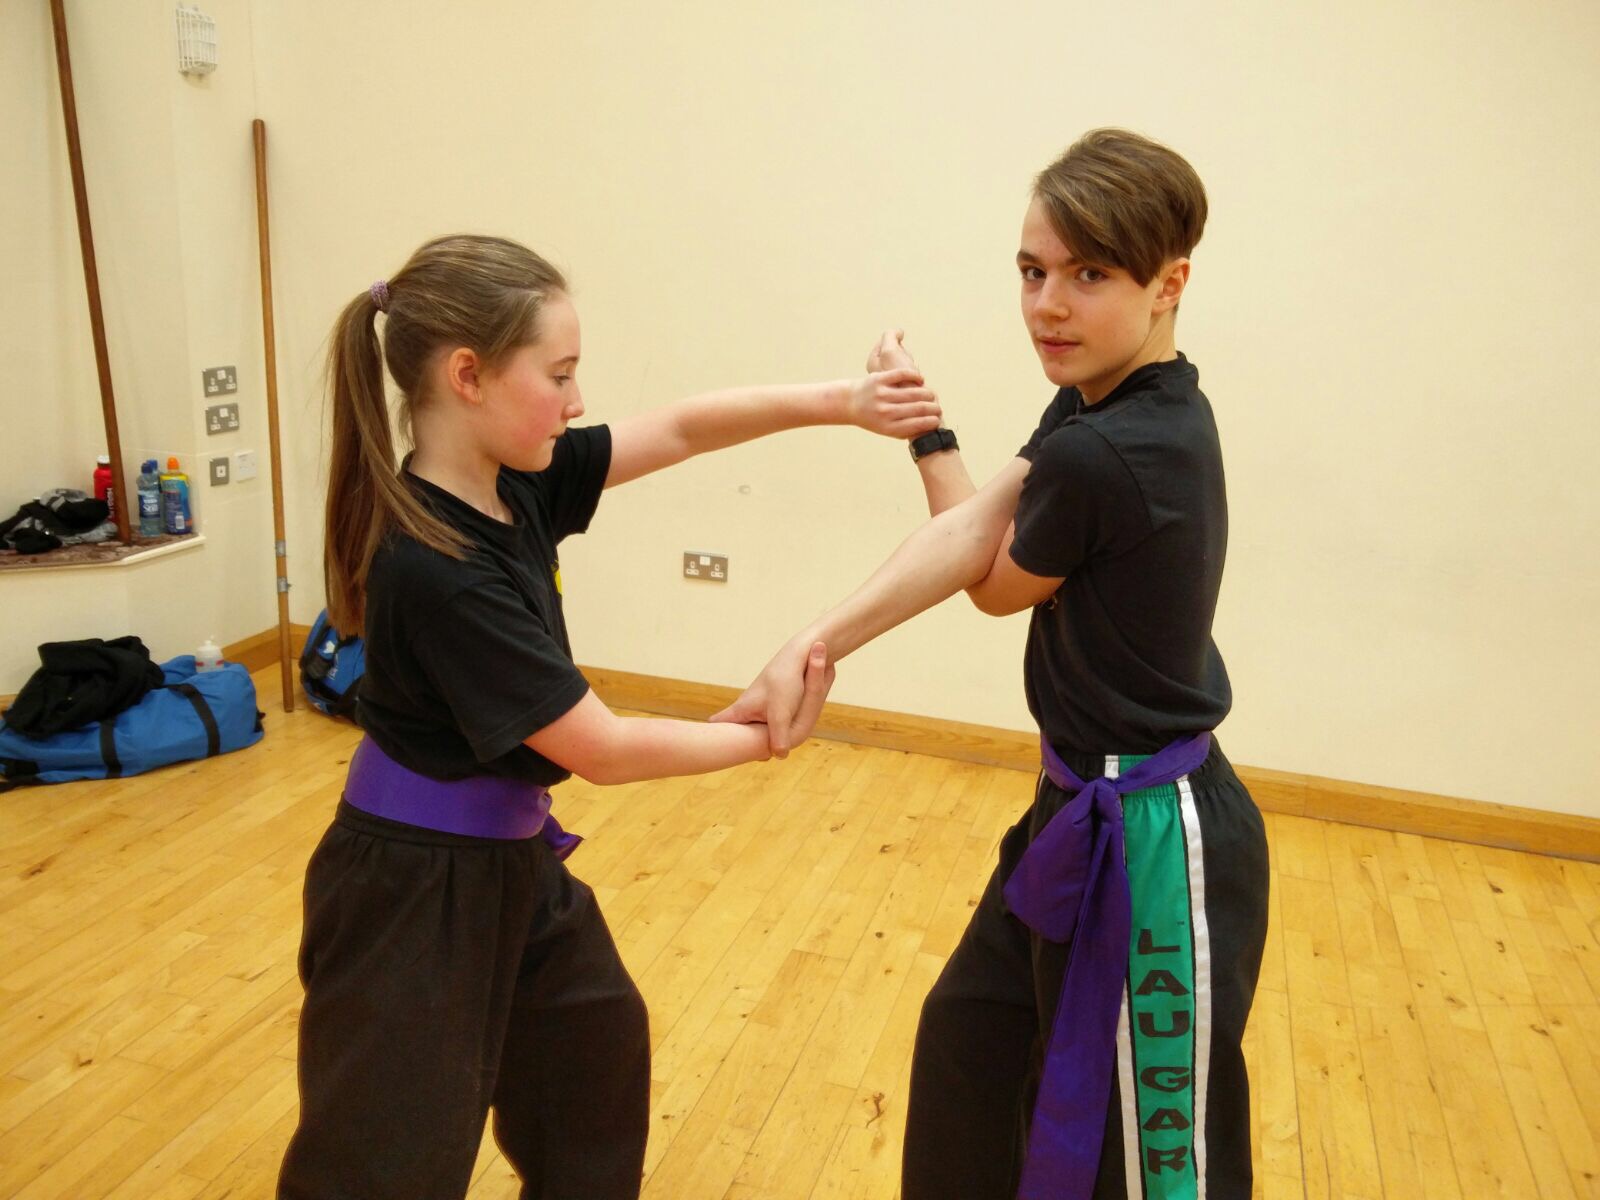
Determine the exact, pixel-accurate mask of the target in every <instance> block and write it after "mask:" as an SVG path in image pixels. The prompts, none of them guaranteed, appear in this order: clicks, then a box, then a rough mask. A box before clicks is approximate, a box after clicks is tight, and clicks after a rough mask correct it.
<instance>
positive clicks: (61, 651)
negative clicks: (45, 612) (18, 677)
mask: <svg viewBox="0 0 1600 1200" xmlns="http://www.w3.org/2000/svg"><path fill="white" fill-rule="evenodd" d="M39 663H40V666H39V669H38V670H37V671H35V672H34V673H33V674H32V675H31V676H30V677H29V679H28V682H27V683H25V684H23V685H22V691H20V692H19V693H17V699H16V702H15V703H13V704H12V705H11V707H10V708H9V709H7V710H6V714H5V718H6V724H7V725H9V726H11V728H13V729H15V730H16V731H17V732H18V733H22V734H26V735H27V736H28V737H33V738H43V737H49V736H50V735H51V734H55V733H60V732H61V731H62V730H64V729H79V728H82V727H83V726H85V725H89V724H92V723H94V722H95V721H99V720H103V719H104V718H106V717H112V716H115V715H116V714H117V713H119V712H121V711H122V710H123V709H125V708H131V707H132V706H133V705H135V704H137V703H138V702H139V701H140V700H141V699H143V698H144V695H145V693H146V692H148V691H150V690H151V689H152V688H158V687H160V686H161V684H162V680H163V678H164V676H163V675H162V673H161V668H160V667H159V666H157V665H156V664H155V663H153V662H151V661H150V651H148V650H146V649H145V646H144V643H143V642H141V641H140V640H139V639H138V638H136V637H119V638H112V639H111V640H110V641H109V642H107V641H102V640H101V639H99V638H86V639H85V640H83V641H81V642H46V643H45V644H44V645H42V646H40V647H39Z"/></svg>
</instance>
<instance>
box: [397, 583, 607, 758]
mask: <svg viewBox="0 0 1600 1200" xmlns="http://www.w3.org/2000/svg"><path fill="white" fill-rule="evenodd" d="M411 652H412V654H413V655H414V656H415V658H416V661H417V663H418V665H419V666H420V667H421V668H422V670H423V672H424V673H425V674H426V676H427V679H428V683H429V684H430V685H431V686H432V687H433V688H434V689H435V690H436V692H437V693H438V695H439V696H440V697H441V698H442V699H443V700H444V702H445V704H446V705H447V706H448V707H449V709H450V713H451V716H452V718H453V719H454V721H455V724H456V727H457V728H458V729H459V730H460V731H461V736H462V737H464V738H465V739H466V741H467V743H468V744H469V745H470V746H471V747H472V752H473V754H474V755H475V756H476V757H477V759H478V761H479V762H490V761H491V760H493V759H496V758H499V757H500V756H501V755H503V754H506V753H508V752H510V751H511V750H514V749H515V748H516V747H517V745H518V744H519V743H521V742H522V741H524V740H526V739H527V738H528V736H529V735H530V734H534V733H537V732H538V731H539V730H541V729H543V728H544V727H545V726H546V725H549V724H550V723H551V722H553V721H555V720H556V719H557V718H559V717H562V716H564V715H565V714H566V713H567V712H568V711H570V710H571V709H572V707H573V706H574V705H576V704H577V703H578V701H580V700H582V699H583V697H584V696H585V695H587V694H588V691H589V683H588V680H586V679H585V678H584V677H583V673H582V672H580V671H579V670H578V668H577V667H576V666H574V665H573V663H572V660H571V659H570V658H568V657H567V656H566V655H565V654H564V653H563V652H562V650H561V646H560V644H559V643H558V642H557V640H556V639H555V637H553V636H552V635H551V632H550V630H548V629H547V628H545V625H544V623H543V622H542V621H541V620H540V619H539V618H538V616H537V615H535V614H534V613H533V612H531V611H529V609H528V607H527V606H526V605H525V604H523V603H522V601H521V600H520V599H519V598H518V596H517V594H516V592H515V591H514V590H513V589H512V588H511V586H510V585H509V584H503V583H486V584H482V585H479V586H474V587H470V588H465V589H463V590H461V591H459V592H457V593H456V594H455V595H454V596H452V597H451V598H450V599H449V600H448V601H447V602H445V603H444V604H443V605H442V606H441V607H439V608H438V609H436V610H434V612H433V613H432V614H431V615H430V616H429V617H428V618H427V620H426V622H425V623H424V624H423V625H422V626H421V627H420V628H418V630H417V631H416V633H415V634H414V636H413V637H412V641H411Z"/></svg>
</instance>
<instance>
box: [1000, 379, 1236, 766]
mask: <svg viewBox="0 0 1600 1200" xmlns="http://www.w3.org/2000/svg"><path fill="white" fill-rule="evenodd" d="M1199 378H1200V377H1199V373H1198V372H1197V371H1196V370H1195V368H1194V367H1193V366H1192V365H1191V364H1190V363H1189V362H1188V360H1187V359H1185V358H1184V357H1183V356H1182V355H1179V356H1178V358H1177V359H1175V360H1173V361H1170V362H1160V363H1150V364H1148V365H1146V366H1143V367H1140V368H1139V369H1138V370H1136V371H1134V372H1133V373H1132V374H1130V375H1129V376H1128V377H1127V378H1126V379H1124V380H1123V381H1122V383H1120V384H1119V385H1118V386H1117V387H1116V388H1115V390H1113V391H1112V393H1111V394H1110V395H1109V396H1107V397H1106V398H1105V399H1104V400H1102V401H1101V402H1100V403H1099V404H1096V405H1094V406H1092V407H1086V406H1085V405H1084V403H1083V398H1082V396H1081V395H1080V394H1079V392H1078V390H1077V389H1076V388H1062V389H1061V390H1060V391H1059V392H1057V393H1056V396H1055V399H1054V400H1052V401H1051V403H1050V406H1049V407H1048V408H1047V409H1045V412H1044V416H1043V418H1042V419H1041V420H1040V422H1039V427H1038V429H1037V430H1035V431H1034V434H1033V436H1032V437H1031V438H1030V439H1028V444H1027V445H1026V446H1024V447H1023V448H1022V449H1021V450H1020V451H1018V453H1019V454H1020V455H1021V456H1022V457H1023V458H1025V459H1027V460H1028V461H1029V463H1030V464H1031V465H1030V467H1029V469H1028V476H1027V479H1026V480H1025V482H1024V483H1023V486H1022V497H1021V499H1020V501H1019V502H1018V504H1017V514H1016V536H1015V540H1014V541H1013V542H1012V544H1011V558H1012V560H1013V561H1014V562H1015V563H1016V564H1017V565H1018V566H1019V567H1021V568H1022V569H1023V570H1025V571H1029V572H1031V573H1033V574H1035V575H1045V576H1064V577H1065V578H1064V580H1063V582H1062V584H1061V587H1060V588H1059V589H1058V590H1057V592H1056V594H1055V595H1054V596H1053V597H1051V599H1049V600H1048V601H1046V602H1045V603H1043V604H1041V605H1038V606H1037V607H1036V608H1035V609H1034V610H1033V618H1032V624H1031V625H1030V626H1029V628H1028V645H1027V651H1026V657H1025V664H1024V686H1025V688H1026V691H1027V696H1028V708H1029V710H1030V711H1031V712H1032V713H1033V717H1034V720H1035V721H1037V722H1038V723H1039V728H1040V730H1041V732H1043V734H1044V736H1045V737H1046V738H1048V739H1049V741H1050V742H1051V744H1052V745H1054V746H1055V747H1056V748H1057V750H1059V751H1060V752H1062V753H1074V752H1076V753H1086V754H1093V755H1100V754H1149V753H1152V752H1154V751H1156V750H1159V749H1160V748H1161V747H1162V746H1164V745H1166V744H1167V743H1168V742H1171V741H1173V740H1174V739H1176V738H1178V737H1181V736H1183V735H1185V734H1194V733H1199V732H1201V731H1204V730H1209V729H1214V728H1215V727H1216V726H1217V725H1218V724H1219V723H1220V722H1221V721H1222V719H1223V717H1225V716H1227V714H1228V709H1229V707H1230V706H1231V704H1232V689H1231V688H1230V687H1229V684H1228V672H1227V669H1226V668H1225V667H1224V666H1223V663H1222V656H1221V655H1220V654H1219V653H1218V652H1217V647H1216V644H1215V643H1214V642H1213V641H1212V640H1211V619H1212V616H1213V614H1214V613H1215V612H1216V607H1217V591H1218V588H1219V587H1220V585H1221V583H1222V564H1223V558H1224V556H1225V554H1226V551H1227V543H1228V502H1227V494H1226V491H1225V489H1224V486H1223V477H1222V450H1221V446H1220V444H1219V443H1218V440H1217V427H1216V421H1215V419H1214V418H1213V416H1212V413H1211V405H1210V403H1209V402H1208V401H1207V400H1206V398H1205V396H1204V395H1203V394H1202V393H1201V391H1200V387H1199Z"/></svg>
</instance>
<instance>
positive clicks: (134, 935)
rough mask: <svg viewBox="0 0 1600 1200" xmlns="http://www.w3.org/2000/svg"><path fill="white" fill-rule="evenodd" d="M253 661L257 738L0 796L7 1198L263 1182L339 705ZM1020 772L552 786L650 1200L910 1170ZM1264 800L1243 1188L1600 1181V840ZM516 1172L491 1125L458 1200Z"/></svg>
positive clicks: (844, 753) (283, 1093)
mask: <svg viewBox="0 0 1600 1200" xmlns="http://www.w3.org/2000/svg"><path fill="white" fill-rule="evenodd" d="M269 675H271V676H272V677H269ZM258 682H259V684H260V686H261V689H262V693H263V706H264V707H271V708H273V710H274V711H272V712H271V714H270V715H269V717H268V723H267V727H268V731H269V732H268V736H267V737H266V739H265V740H263V741H262V742H261V743H260V744H259V745H257V746H255V747H253V748H251V749H250V750H247V751H243V752H241V753H238V754H234V755H230V756H227V757H225V758H222V759H219V760H216V761H214V762H210V763H207V764H203V765H197V766H189V767H178V768H170V769H167V770H164V771H159V772H156V773H154V774H151V775H146V776H142V777H139V778H135V779H130V780H123V781H116V782H99V783H81V784H73V785H68V786H62V787H56V788H39V789H33V790H24V791H18V792H13V793H10V794H8V795H5V796H0V1196H15V1197H26V1198H28V1200H36V1198H37V1200H43V1198H46V1197H70V1198H72V1200H93V1198H96V1197H115V1198H116V1200H192V1198H207V1200H220V1198H221V1197H232V1198H236V1200H241V1198H255V1197H265V1196H269V1195H270V1194H271V1191H272V1181H273V1179H274V1175H275V1171H276V1167H277V1162H278V1158H279V1155H280V1154H281V1152H282V1148H283V1146H284V1143H285V1141H286V1139H287V1138H288V1136H289V1133H290V1131H291V1129H292V1128H293V1125H294V1120H295V1110H296V1093H295V1078H294V1033H295V1018H296V1013H297V1011H298V1007H299V1003H300V990H299V985H298V983H297V982H296V979H295V974H294V955H295V946H296V941H297V939H298V936H299V900H300V895H299V893H300V883H301V874H302V871H303V869H304V865H305V860H306V857H307V854H308V853H309V851H310V849H311V846H312V845H313V843H314V842H315V840H316V838H317V837H318V836H319V835H320V833H321V831H322V829H323V827H324V825H325V824H326V822H327V819H328V816H329V813H330V811H331V809H332V807H333V804H334V801H335V800H336V798H337V796H338V790H339V785H340V782H341V780H342V777H343V772H344V763H345V761H346V759H347V757H348V754H349V752H350V750H351V748H352V747H353V745H354V743H355V737H356V735H355V734H354V732H353V731H351V730H350V729H349V728H348V727H345V726H341V725H338V724H335V723H333V722H331V721H328V720H327V719H326V718H323V717H320V716H318V715H316V714H314V713H308V712H304V711H302V712H297V713H295V714H294V715H292V716H287V717H286V716H284V715H283V714H282V713H281V712H278V711H276V696H275V691H276V679H275V674H274V673H263V674H262V675H261V676H259V677H258ZM1030 788H1031V780H1030V779H1029V778H1028V777H1027V776H1025V775H1022V774H1019V773H1017V772H1012V771H1005V770H995V769H990V768H984V767H976V766H971V765H967V764H963V763H955V762H950V761H946V760H939V759H932V758H922V757H917V756H913V755H907V754H902V753H898V752H893V751H882V750H870V749H862V748H859V747H855V746H848V745H843V744H840V743H813V744H812V745H810V746H808V747H806V748H805V749H804V750H802V751H801V752H799V753H798V754H796V755H795V756H794V757H793V758H791V759H789V760H788V761H787V762H783V763H771V764H765V765H762V766H757V767H751V768H747V769H743V770H738V771H731V772H726V773H724V774H722V775H718V776H713V777H710V778H705V779H698V780H686V781H673V782H666V783H660V784H650V785H641V786H636V787H622V788H613V789H608V790H602V789H597V788H591V787H588V786H584V785H582V784H572V785H568V786H566V787H564V788H562V789H560V794H559V796H558V811H559V813H560V815H561V817H562V819H563V822H564V823H565V824H566V825H568V826H569V827H572V828H576V829H577V830H578V831H580V832H582V833H584V834H586V835H588V838H589V840H588V842H587V843H586V845H585V846H584V847H583V848H582V849H581V850H580V851H579V852H578V854H577V855H576V856H575V857H574V859H573V860H572V862H571V866H572V867H573V868H574V870H575V871H576V872H577V873H578V874H579V875H581V876H582V877H583V878H585V879H587V880H589V881H590V882H591V883H592V884H593V885H594V887H595V890H596V892H598V893H599V895H600V897H601V900H602V902H603V905H604V908H605V911H606V913H607V914H608V917H609V919H610V922H611V925H612V928H613V930H614V931H615V933H616V936H617V941H618V943H619V945H620V947H621V950H622V954H623V957H624V958H625V959H626V960H627V963H628V966H629V967H630V969H631V970H632V971H633V973H634V975H635V977H636V978H637V980H638V981H639V985H640V987H641V989H642V990H643V992H644V995H645V998H646V999H647V1001H648V1002H649V1006H650V1016H651V1027H652V1034H653V1038H654V1043H655V1059H654V1073H653V1074H654V1085H653V1089H652V1096H651V1140H650V1148H649V1155H648V1158H647V1162H646V1168H647V1171H648V1178H647V1180H646V1185H645V1195H646V1196H647V1197H650V1198H652V1200H691V1198H694V1200H699V1198H707V1200H756V1198H758V1197H762V1198H765V1197H771V1198H778V1197H783V1198H790V1200H804V1198H812V1200H846V1198H859V1200H889V1198H891V1197H894V1196H895V1195H896V1191H897V1181H898V1160H899V1152H900V1135H901V1126H902V1122H903V1120H904V1115H905V1094H906V1073H907V1066H908V1060H909V1054H910V1049H911V1042H912V1035H913V1031H914V1029H915V1025H916V1018H917V1011H918V1007H919V1004H920V1002H921V999H922V996H923V994H924V993H925V992H926V990H927V988H928V986H929V985H930V984H931V983H932V981H933V979H934V977H935V976H936V974H937V973H938V971H939V968H940V965H941V964H942V963H943V961H944V959H945V957H946V955H948V954H949V952H950V951H951V949H952V947H953V946H954V945H955V943H956V940H957V938H958V937H959V935H960V932H961V929H962V927H963V925H964V923H965V921H966V918H967V913H968V910H969V908H970V907H971V905H972V904H973V903H974V902H975V900H976V898H977V896H978V894H979V892H980V890H981V888H982V886H983V883H984V880H985V878H986V877H987V874H988V872H989V870H990V868H991V866H992V862H993V856H994V849H995V845H996V842H997V840H998V838H999V836H1000V834H1001V832H1002V831H1003V830H1004V829H1005V828H1006V826H1007V825H1008V824H1009V823H1010V822H1011V821H1013V820H1014V819H1015V817H1016V816H1017V814H1019V813H1020V812H1021V811H1022V809H1023V808H1024V807H1025V806H1026V804H1027V802H1028V797H1029V793H1030ZM1267 827H1268V832H1269V835H1270V838H1271V842H1272V851H1273V898H1272V927H1271V937H1270V941H1269V943H1268V947H1267V956H1266V963H1265V967H1264V970H1263V974H1262V979H1261V990H1260V992H1259V995H1258V998H1257V1002H1256V1008H1255V1014H1254V1018H1253V1021H1252V1025H1251V1032H1250V1039H1249V1047H1248V1048H1249V1053H1250V1060H1251V1072H1252V1076H1253V1078H1254V1080H1255V1114H1256V1115H1255V1136H1256V1139H1257V1142H1258V1149H1257V1159H1256V1161H1257V1164H1258V1169H1257V1181H1258V1188H1257V1192H1258V1194H1259V1195H1262V1196H1265V1197H1268V1198H1278V1197H1289V1196H1296V1197H1300V1196H1304V1197H1308V1198H1311V1197H1315V1198H1319V1200H1320V1198H1324V1197H1326V1198H1329V1200H1378V1198H1379V1197H1393V1198H1398V1200H1417V1198H1425V1200H1433V1198H1436V1197H1437V1198H1443V1197H1462V1198H1467V1197H1514V1198H1518V1200H1522V1198H1529V1200H1531V1198H1534V1197H1542V1198H1550V1200H1554V1198H1556V1197H1593V1196H1600V1150H1597V1146H1600V1007H1597V998H1600V951H1597V949H1596V945H1597V936H1600V867H1596V866H1591V865H1584V864H1579V863H1574V862H1565V861H1558V860H1554V859H1546V858H1538V857H1534V856H1529V855H1523V854H1516V853H1512V852H1509V851H1500V850H1486V849H1481V848H1477V847H1471V846H1465V845H1458V844H1453V843H1449V842H1444V841H1435V840H1430V839H1426V838H1419V837H1413V836H1408V835H1400V836H1397V835H1393V834H1387V833H1382V832H1375V831H1372V830H1366V829H1356V828H1351V827H1344V826H1338V825H1327V824H1322V823H1319V822H1315V821H1309V820H1303V819H1297V818H1292V817H1270V816H1269V817H1268V820H1267ZM516 1191H517V1187H516V1182H515V1180H514V1178H513V1177H512V1175H511V1174H510V1172H509V1170H508V1169H507V1167H506V1165H505V1164H504V1162H503V1161H501V1160H500V1159H499V1157H498V1156H497V1155H496V1154H495V1152H494V1149H493V1145H492V1143H488V1144H486V1145H485V1148H484V1150H483V1152H482V1154H481V1155H480V1158H479V1163H478V1170H477V1174H476V1177H475V1182H474V1185H473V1189H472V1193H471V1195H472V1196H473V1197H474V1200H488V1198H491V1197H495V1198H506V1197H514V1196H515V1195H516Z"/></svg>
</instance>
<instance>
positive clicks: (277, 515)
mask: <svg viewBox="0 0 1600 1200" xmlns="http://www.w3.org/2000/svg"><path fill="white" fill-rule="evenodd" d="M251 133H252V136H253V137H254V140H255V148H256V234H257V237H258V240H259V243H260V256H261V341H262V346H263V348H264V349H265V351H266V366H267V436H268V440H269V441H270V442H271V444H272V536H273V539H274V541H273V554H274V556H275V557H276V559H277V563H278V666H279V669H280V670H281V671H282V674H283V711H284V712H293V711H294V674H293V666H294V662H295V656H294V650H293V648H292V647H291V646H290V644H289V557H288V555H289V551H288V547H287V546H286V545H285V543H284V532H283V453H282V450H281V449H280V447H279V442H278V355H277V349H276V347H277V341H276V337H275V335H274V333H273V328H272V246H271V241H270V239H269V237H268V234H267V125H266V122H265V121H262V120H261V119H260V118H257V119H256V120H255V121H253V122H252V123H251Z"/></svg>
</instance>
